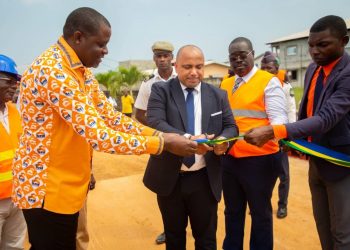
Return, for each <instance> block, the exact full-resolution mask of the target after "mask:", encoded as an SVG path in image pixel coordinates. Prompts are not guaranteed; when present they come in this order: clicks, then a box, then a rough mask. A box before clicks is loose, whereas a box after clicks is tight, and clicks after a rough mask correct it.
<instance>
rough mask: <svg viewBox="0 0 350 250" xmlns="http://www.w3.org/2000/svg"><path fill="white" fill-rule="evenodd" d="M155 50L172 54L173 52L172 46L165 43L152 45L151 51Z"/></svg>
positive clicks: (158, 42) (160, 42)
mask: <svg viewBox="0 0 350 250" xmlns="http://www.w3.org/2000/svg"><path fill="white" fill-rule="evenodd" d="M155 50H162V51H169V52H173V51H174V46H173V45H172V44H171V43H169V42H165V41H157V42H155V43H154V44H153V45H152V51H153V52H154V51H155Z"/></svg>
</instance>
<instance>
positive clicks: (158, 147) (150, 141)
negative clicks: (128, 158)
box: [146, 136, 164, 155]
mask: <svg viewBox="0 0 350 250" xmlns="http://www.w3.org/2000/svg"><path fill="white" fill-rule="evenodd" d="M146 147H147V153H149V154H152V155H159V154H161V153H162V152H163V149H164V138H163V136H149V137H148V138H147V144H146Z"/></svg>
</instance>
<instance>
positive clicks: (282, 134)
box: [272, 125, 288, 140]
mask: <svg viewBox="0 0 350 250" xmlns="http://www.w3.org/2000/svg"><path fill="white" fill-rule="evenodd" d="M272 129H273V133H274V135H275V138H277V139H278V140H279V139H284V138H287V136H288V133H287V128H286V126H285V125H272Z"/></svg>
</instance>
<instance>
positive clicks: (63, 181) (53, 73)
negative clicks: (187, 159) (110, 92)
mask: <svg viewBox="0 0 350 250" xmlns="http://www.w3.org/2000/svg"><path fill="white" fill-rule="evenodd" d="M20 88H21V90H20V97H19V98H20V100H21V114H22V124H23V134H22V135H21V137H20V146H19V148H18V150H17V151H16V155H15V160H14V165H13V174H14V179H13V185H14V187H13V194H12V198H13V201H14V203H15V204H16V205H17V206H18V207H20V208H21V209H30V208H41V207H43V208H45V209H46V210H49V211H52V212H56V213H61V214H73V213H76V212H77V211H79V210H80V208H81V207H82V205H83V202H84V200H85V197H86V194H87V190H88V183H89V179H90V171H91V169H90V160H91V155H92V151H91V148H93V149H95V150H97V151H101V152H108V153H116V154H144V153H150V154H159V153H161V151H162V150H163V144H164V142H163V138H162V137H161V136H158V131H156V130H154V129H151V128H149V127H146V126H143V125H141V124H140V123H137V122H135V121H133V120H132V119H130V118H129V117H127V116H124V115H122V113H120V112H115V111H114V110H113V107H112V105H111V104H110V103H109V102H108V100H107V99H106V97H105V95H104V94H103V92H101V91H100V90H99V87H98V82H97V81H96V79H95V78H94V76H93V74H92V72H91V71H90V69H88V68H86V67H84V66H83V64H82V63H81V61H80V60H79V58H78V56H77V55H76V53H75V52H74V50H73V49H72V48H71V47H70V46H69V45H68V43H67V42H66V41H65V40H64V38H63V37H61V38H60V39H59V40H58V42H57V44H55V45H53V46H51V47H50V48H49V49H48V50H46V51H45V52H44V53H43V54H42V55H40V56H39V57H38V58H37V59H36V60H35V61H34V62H33V64H32V65H31V66H30V67H29V69H27V70H26V72H25V73H24V74H23V77H22V80H21V86H20ZM110 167H113V166H110Z"/></svg>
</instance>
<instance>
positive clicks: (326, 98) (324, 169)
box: [286, 53, 350, 181]
mask: <svg viewBox="0 0 350 250" xmlns="http://www.w3.org/2000/svg"><path fill="white" fill-rule="evenodd" d="M317 68H318V65H317V64H315V63H312V64H310V66H309V67H308V68H307V70H306V74H305V82H304V95H303V98H302V100H301V103H300V108H299V121H297V122H294V123H290V124H287V125H286V127H287V132H288V139H290V140H293V139H297V138H303V137H307V136H312V137H313V141H314V142H315V143H317V144H319V145H321V146H325V147H327V148H330V149H333V150H335V151H338V152H341V153H345V154H347V155H350V57H349V55H348V54H347V53H344V55H343V57H342V58H341V59H340V61H339V62H338V63H337V64H336V65H335V67H334V68H333V70H332V72H331V74H330V75H329V76H328V78H327V82H326V85H325V87H324V89H323V91H322V93H321V95H320V99H319V101H318V104H317V107H316V109H315V112H314V115H313V116H312V117H309V118H307V117H306V106H307V94H308V92H309V88H310V84H311V80H312V77H313V75H314V73H315V71H316V69H317ZM313 160H314V161H315V162H316V165H317V168H318V170H319V173H320V175H321V176H322V177H323V178H324V179H326V180H329V181H337V180H340V179H342V178H343V177H345V176H347V175H348V174H350V169H349V168H346V167H340V166H335V165H334V164H332V163H330V162H328V161H325V160H322V159H320V158H317V157H315V158H313Z"/></svg>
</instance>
